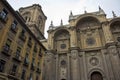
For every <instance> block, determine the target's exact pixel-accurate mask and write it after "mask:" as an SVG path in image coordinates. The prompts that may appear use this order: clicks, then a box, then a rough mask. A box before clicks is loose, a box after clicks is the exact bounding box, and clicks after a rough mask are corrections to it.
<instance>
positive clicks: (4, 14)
mask: <svg viewBox="0 0 120 80" xmlns="http://www.w3.org/2000/svg"><path fill="white" fill-rule="evenodd" d="M7 15H8V11H7V10H6V9H3V10H2V11H1V12H0V19H2V20H3V21H6V20H7Z"/></svg>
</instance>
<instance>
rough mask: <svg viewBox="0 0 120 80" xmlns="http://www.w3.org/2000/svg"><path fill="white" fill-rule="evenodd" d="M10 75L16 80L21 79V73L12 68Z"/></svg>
mask: <svg viewBox="0 0 120 80" xmlns="http://www.w3.org/2000/svg"><path fill="white" fill-rule="evenodd" d="M8 77H10V78H12V79H15V80H19V79H20V73H17V72H14V71H12V70H10V72H9V74H8Z"/></svg>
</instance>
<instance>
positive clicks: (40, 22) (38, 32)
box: [19, 4, 47, 40]
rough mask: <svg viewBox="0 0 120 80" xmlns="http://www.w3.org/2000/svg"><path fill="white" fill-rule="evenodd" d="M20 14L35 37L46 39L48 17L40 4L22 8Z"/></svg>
mask: <svg viewBox="0 0 120 80" xmlns="http://www.w3.org/2000/svg"><path fill="white" fill-rule="evenodd" d="M19 13H20V14H21V15H22V17H23V19H24V20H25V23H26V24H27V25H28V27H29V29H30V30H31V31H32V32H33V33H34V35H35V36H36V37H37V38H38V39H39V40H41V39H44V29H45V22H46V19H47V17H46V16H45V14H44V13H43V11H42V7H41V6H40V5H39V4H33V5H32V6H28V7H21V8H20V9H19Z"/></svg>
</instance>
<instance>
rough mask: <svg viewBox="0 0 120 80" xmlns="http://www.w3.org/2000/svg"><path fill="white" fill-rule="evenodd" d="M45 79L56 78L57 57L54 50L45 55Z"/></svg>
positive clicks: (53, 79) (51, 79) (52, 79)
mask: <svg viewBox="0 0 120 80" xmlns="http://www.w3.org/2000/svg"><path fill="white" fill-rule="evenodd" d="M45 68H46V69H45V72H46V73H45V80H56V79H55V57H54V54H53V53H52V51H48V52H47V53H46V55H45Z"/></svg>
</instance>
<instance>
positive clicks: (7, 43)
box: [4, 39, 12, 52]
mask: <svg viewBox="0 0 120 80" xmlns="http://www.w3.org/2000/svg"><path fill="white" fill-rule="evenodd" d="M11 42H12V41H11V40H10V39H7V42H6V44H5V46H4V50H5V51H7V52H9V50H10V45H11Z"/></svg>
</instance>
